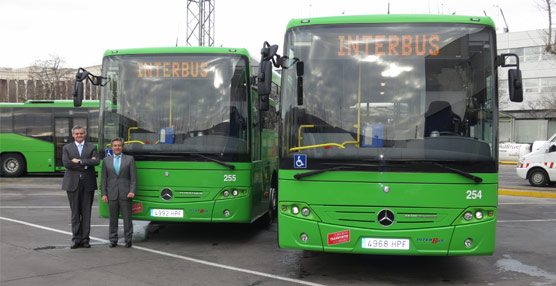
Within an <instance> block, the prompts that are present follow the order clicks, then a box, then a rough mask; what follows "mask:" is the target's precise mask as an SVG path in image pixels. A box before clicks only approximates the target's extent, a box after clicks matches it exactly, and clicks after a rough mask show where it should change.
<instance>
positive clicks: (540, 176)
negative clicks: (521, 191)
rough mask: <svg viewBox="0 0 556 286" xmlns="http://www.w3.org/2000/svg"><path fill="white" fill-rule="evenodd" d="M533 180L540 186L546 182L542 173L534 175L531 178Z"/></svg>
mask: <svg viewBox="0 0 556 286" xmlns="http://www.w3.org/2000/svg"><path fill="white" fill-rule="evenodd" d="M531 180H532V181H533V183H535V184H537V185H540V184H542V183H543V182H544V175H543V174H541V173H538V172H536V173H534V174H533V176H532V177H531Z"/></svg>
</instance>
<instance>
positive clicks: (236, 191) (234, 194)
mask: <svg viewBox="0 0 556 286" xmlns="http://www.w3.org/2000/svg"><path fill="white" fill-rule="evenodd" d="M232 195H233V196H234V197H237V195H239V191H238V190H237V189H233V190H232Z"/></svg>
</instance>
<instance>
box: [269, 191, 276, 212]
mask: <svg viewBox="0 0 556 286" xmlns="http://www.w3.org/2000/svg"><path fill="white" fill-rule="evenodd" d="M270 207H271V208H272V210H275V209H276V189H275V188H273V187H271V188H270Z"/></svg>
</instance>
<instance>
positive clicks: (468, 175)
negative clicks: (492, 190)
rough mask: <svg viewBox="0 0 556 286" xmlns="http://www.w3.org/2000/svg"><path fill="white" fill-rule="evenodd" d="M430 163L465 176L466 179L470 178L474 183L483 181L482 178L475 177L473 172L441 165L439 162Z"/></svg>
mask: <svg viewBox="0 0 556 286" xmlns="http://www.w3.org/2000/svg"><path fill="white" fill-rule="evenodd" d="M431 164H433V165H435V166H438V167H441V168H443V169H446V170H448V171H452V172H453V173H456V174H458V175H461V176H464V177H466V178H468V179H471V180H473V181H475V183H480V182H482V181H483V178H481V177H477V176H475V175H473V174H471V173H467V172H465V171H462V170H458V169H454V168H452V167H448V166H446V165H442V164H439V163H431Z"/></svg>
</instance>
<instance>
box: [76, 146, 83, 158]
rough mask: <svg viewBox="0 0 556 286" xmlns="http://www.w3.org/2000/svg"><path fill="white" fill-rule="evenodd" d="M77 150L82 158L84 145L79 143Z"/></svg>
mask: <svg viewBox="0 0 556 286" xmlns="http://www.w3.org/2000/svg"><path fill="white" fill-rule="evenodd" d="M77 149H78V150H79V156H81V152H83V143H79V145H77Z"/></svg>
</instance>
